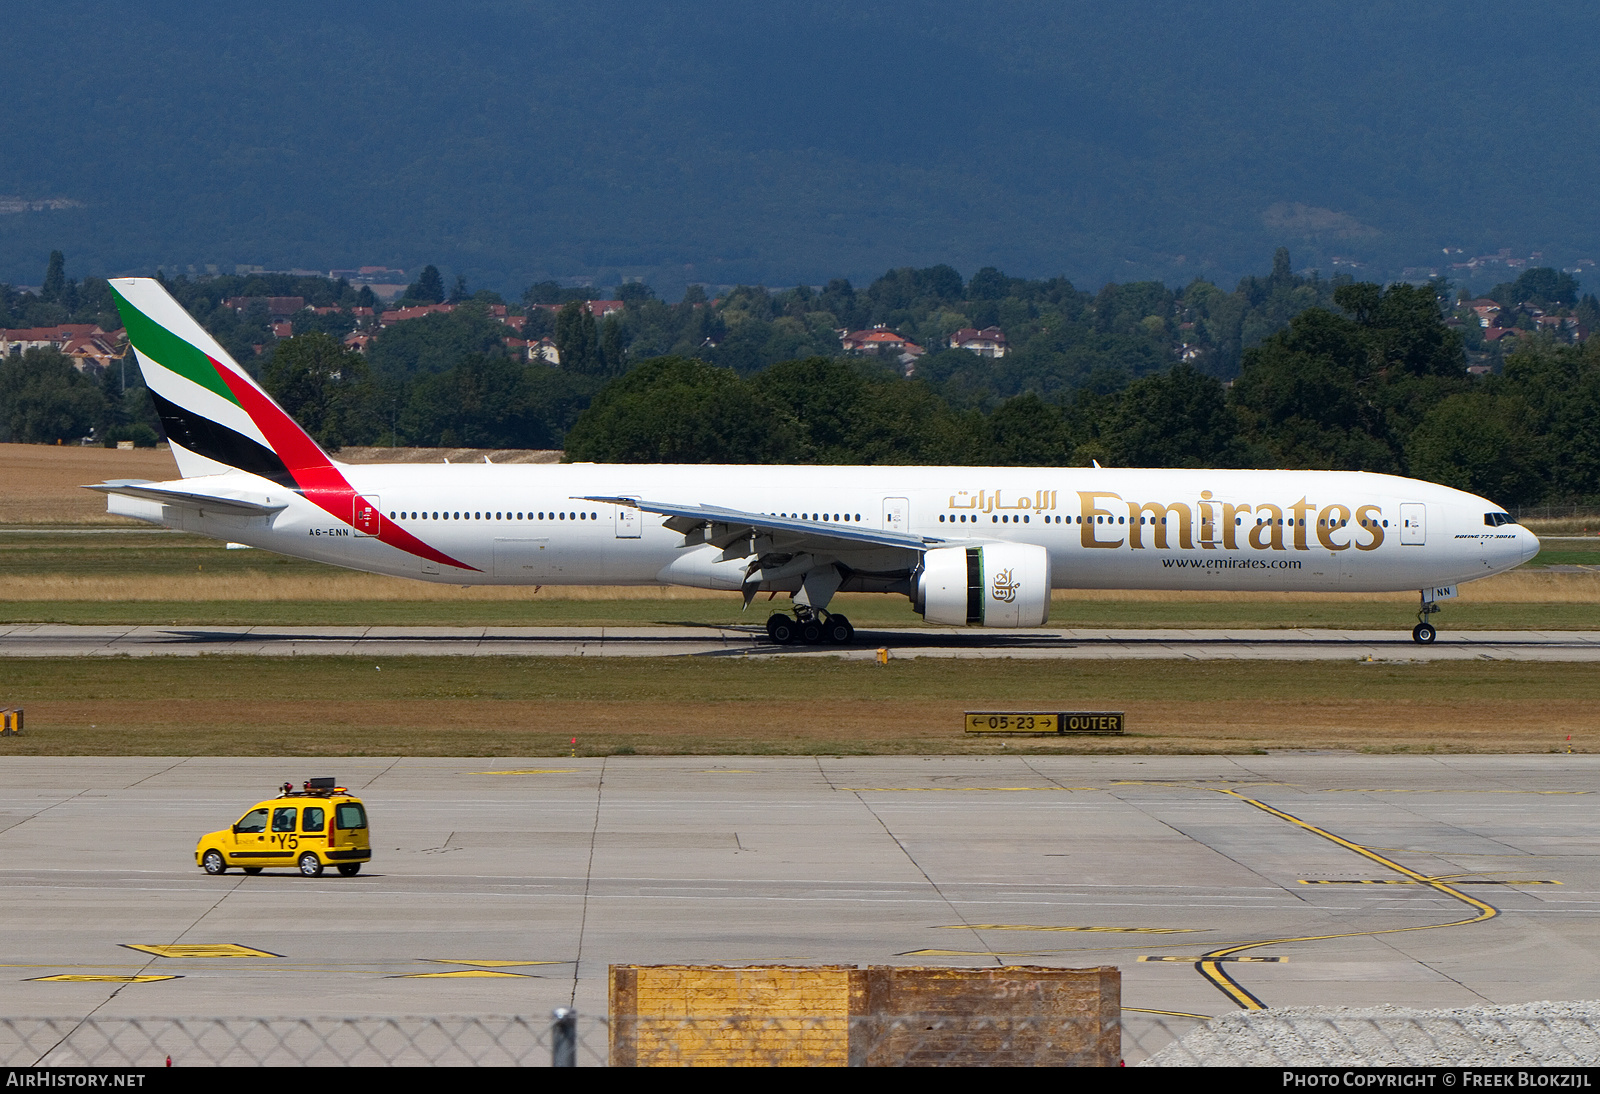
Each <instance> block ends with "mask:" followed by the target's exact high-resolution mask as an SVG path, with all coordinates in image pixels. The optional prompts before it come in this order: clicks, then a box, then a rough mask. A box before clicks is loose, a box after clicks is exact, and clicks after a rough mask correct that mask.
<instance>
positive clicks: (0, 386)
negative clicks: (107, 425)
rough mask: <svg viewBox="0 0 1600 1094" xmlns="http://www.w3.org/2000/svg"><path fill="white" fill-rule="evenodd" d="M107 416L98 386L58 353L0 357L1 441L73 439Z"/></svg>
mask: <svg viewBox="0 0 1600 1094" xmlns="http://www.w3.org/2000/svg"><path fill="white" fill-rule="evenodd" d="M105 417H106V402H105V396H104V395H103V394H102V393H101V390H100V386H99V385H98V384H96V383H95V382H94V381H93V380H91V379H89V378H88V377H87V376H85V375H83V374H82V373H80V372H79V371H78V370H77V369H76V368H74V367H73V366H72V360H71V358H69V357H67V356H65V355H64V354H62V353H61V352H60V351H58V350H53V349H43V350H41V349H31V350H28V351H27V352H26V353H21V354H16V355H13V356H10V357H6V358H4V359H3V360H0V440H6V441H20V442H23V443H29V444H54V443H55V442H57V441H63V442H69V443H70V442H75V441H77V440H78V439H79V438H80V437H87V436H89V435H91V434H93V433H94V431H95V429H96V427H97V426H99V425H101V424H102V423H103V422H104V420H105Z"/></svg>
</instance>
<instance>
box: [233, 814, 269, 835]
mask: <svg viewBox="0 0 1600 1094" xmlns="http://www.w3.org/2000/svg"><path fill="white" fill-rule="evenodd" d="M234 829H235V830H236V831H240V832H265V831H266V830H267V811H266V810H265V809H252V810H250V812H248V813H246V814H245V815H244V816H243V817H241V818H240V820H239V823H238V824H236V825H234Z"/></svg>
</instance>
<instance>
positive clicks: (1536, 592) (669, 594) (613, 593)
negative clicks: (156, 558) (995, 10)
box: [0, 570, 1600, 606]
mask: <svg viewBox="0 0 1600 1094" xmlns="http://www.w3.org/2000/svg"><path fill="white" fill-rule="evenodd" d="M732 595H733V594H729V593H715V592H708V591H706V590H704V589H686V588H682V587H679V586H659V585H635V586H618V585H568V586H545V587H544V588H542V589H540V590H538V591H535V589H534V588H532V587H529V586H504V585H494V586H471V587H468V588H462V587H461V586H458V585H436V584H432V583H430V582H424V581H413V580H411V579H409V578H400V577H380V576H378V575H375V574H359V573H351V572H343V571H335V570H330V571H329V572H328V573H326V574H317V575H309V576H308V575H303V574H295V575H277V574H269V573H262V572H259V571H252V572H247V573H242V574H208V573H195V574H182V575H179V574H148V575H137V576H130V575H120V576H119V575H115V574H106V575H99V574H92V575H65V574H63V575H49V574H46V575H20V576H14V577H0V601H35V600H84V601H96V600H101V601H143V600H162V601H178V602H182V601H206V600H219V601H220V600H237V601H279V600H282V601H319V600H326V601H360V600H377V601H384V600H394V601H402V600H403V601H473V600H479V601H490V600H493V601H505V600H597V601H598V600H705V599H708V598H711V599H727V598H728V597H730V596H732ZM858 595H860V596H869V595H870V594H858ZM852 599H853V597H852V596H850V595H845V596H841V597H840V598H839V602H840V603H841V604H848V603H849V602H850V601H851V600H852ZM879 599H881V598H879ZM1051 599H1052V601H1053V602H1054V603H1057V604H1070V603H1072V602H1074V601H1116V602H1122V603H1141V604H1144V603H1148V604H1222V603H1232V604H1239V603H1244V604H1304V603H1319V604H1337V603H1341V602H1343V603H1362V604H1371V603H1392V604H1403V605H1407V606H1410V605H1413V604H1414V603H1415V602H1416V599H1417V594H1416V593H1413V592H1405V593H1221V592H1192V591H1166V590H1142V591H1131V592H1130V591H1122V590H1116V589H1058V590H1057V591H1056V592H1055V593H1054V594H1053V596H1052V598H1051ZM1461 601H1462V602H1463V603H1477V604H1600V574H1594V573H1553V574H1552V573H1510V574H1501V575H1499V576H1498V577H1491V578H1485V579H1484V580H1483V581H1476V582H1473V583H1471V584H1469V585H1463V586H1461Z"/></svg>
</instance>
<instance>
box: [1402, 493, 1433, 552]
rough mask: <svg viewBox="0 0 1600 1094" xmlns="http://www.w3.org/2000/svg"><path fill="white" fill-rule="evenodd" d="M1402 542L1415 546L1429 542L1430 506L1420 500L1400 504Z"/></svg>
mask: <svg viewBox="0 0 1600 1094" xmlns="http://www.w3.org/2000/svg"><path fill="white" fill-rule="evenodd" d="M1400 542H1401V544H1403V545H1404V544H1409V545H1411V546H1414V547H1420V546H1422V545H1424V544H1426V543H1427V542H1428V507H1427V506H1426V505H1423V504H1422V503H1421V502H1420V501H1414V502H1406V503H1404V504H1402V505H1401V506H1400Z"/></svg>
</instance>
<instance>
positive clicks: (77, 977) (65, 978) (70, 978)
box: [25, 972, 183, 984]
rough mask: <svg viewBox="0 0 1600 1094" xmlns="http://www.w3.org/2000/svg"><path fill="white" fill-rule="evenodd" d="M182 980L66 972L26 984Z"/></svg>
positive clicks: (31, 980) (35, 977)
mask: <svg viewBox="0 0 1600 1094" xmlns="http://www.w3.org/2000/svg"><path fill="white" fill-rule="evenodd" d="M182 979H183V977H181V976H92V975H90V974H88V973H81V972H66V973H62V974H61V975H59V976H30V977H29V978H28V979H27V980H26V981H25V983H31V984H37V983H42V982H45V981H53V982H55V983H58V984H153V983H155V982H156V981H157V980H182Z"/></svg>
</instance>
